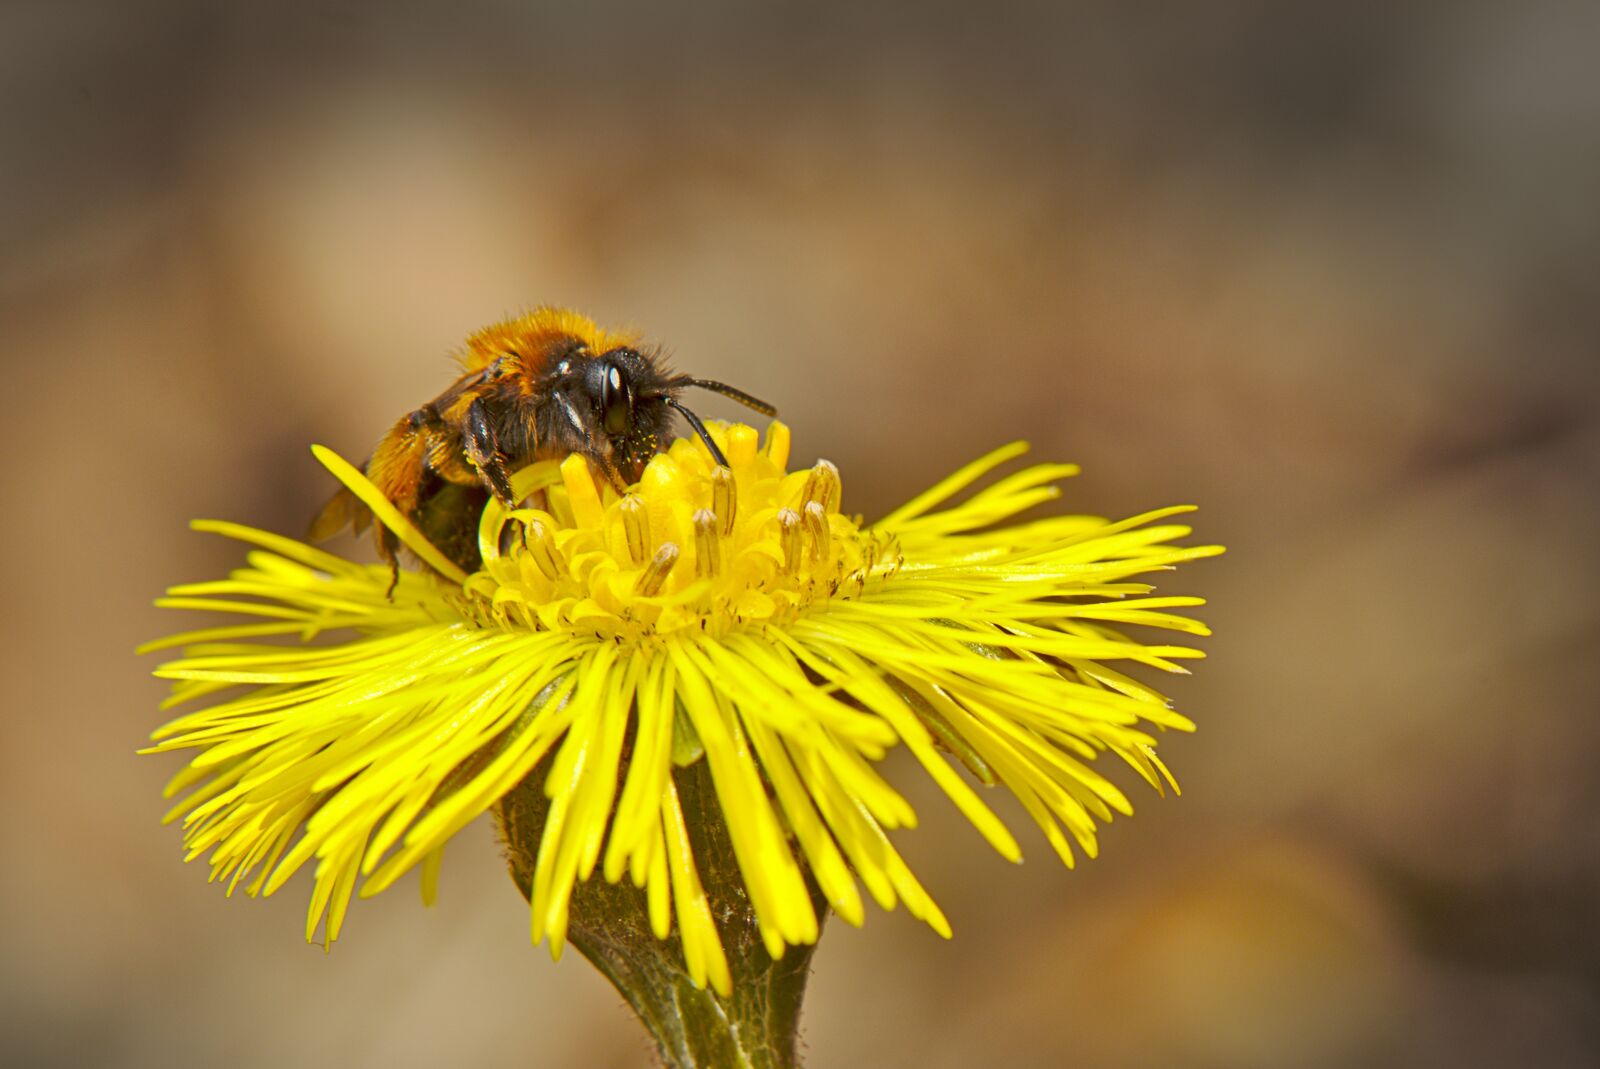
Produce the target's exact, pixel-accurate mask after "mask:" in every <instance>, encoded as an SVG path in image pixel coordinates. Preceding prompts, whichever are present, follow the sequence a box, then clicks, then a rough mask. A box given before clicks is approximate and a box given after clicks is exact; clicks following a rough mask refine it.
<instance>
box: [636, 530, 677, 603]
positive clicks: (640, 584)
mask: <svg viewBox="0 0 1600 1069" xmlns="http://www.w3.org/2000/svg"><path fill="white" fill-rule="evenodd" d="M677 563H678V546H677V543H675V542H663V543H661V548H660V549H658V550H656V555H655V556H654V557H651V558H650V563H649V564H648V565H646V566H645V569H644V571H642V572H640V573H639V578H638V579H636V580H634V584H633V592H634V593H635V594H637V595H638V596H639V597H642V598H653V597H655V596H656V595H657V594H659V593H661V587H662V584H664V583H665V582H666V581H667V576H669V575H671V574H672V567H673V565H675V564H677Z"/></svg>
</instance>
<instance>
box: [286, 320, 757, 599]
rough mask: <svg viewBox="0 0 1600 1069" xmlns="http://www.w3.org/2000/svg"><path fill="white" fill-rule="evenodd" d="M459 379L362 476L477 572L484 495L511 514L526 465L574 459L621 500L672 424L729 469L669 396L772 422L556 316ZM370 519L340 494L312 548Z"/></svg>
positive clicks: (493, 336) (409, 421) (386, 548)
mask: <svg viewBox="0 0 1600 1069" xmlns="http://www.w3.org/2000/svg"><path fill="white" fill-rule="evenodd" d="M460 362H461V374H460V376H459V377H458V378H457V379H456V380H455V382H453V383H451V384H450V385H449V387H447V388H446V389H445V391H444V392H443V393H441V394H440V395H439V396H437V397H435V398H434V399H433V400H431V401H429V402H428V403H427V404H425V405H423V406H422V407H420V408H417V409H415V410H413V411H412V412H409V413H407V414H406V415H404V416H401V417H400V418H399V419H398V420H396V421H395V424H394V426H392V427H390V428H389V431H388V433H387V434H385V435H384V436H383V438H382V440H380V441H379V442H378V444H377V446H376V447H374V449H373V450H372V455H371V457H369V458H368V459H367V462H366V475H367V478H368V479H369V480H370V481H371V482H372V484H373V485H374V486H376V487H377V488H378V490H380V491H381V492H382V493H383V495H384V496H385V497H387V498H388V499H389V500H390V501H392V502H393V503H394V505H395V507H396V508H397V509H399V510H400V512H401V513H403V514H404V515H406V517H407V518H409V519H410V520H411V521H412V522H413V523H414V524H416V526H417V527H418V528H419V529H420V530H421V531H422V533H423V534H424V535H426V536H427V537H428V539H429V541H431V542H432V543H433V544H434V545H436V546H437V547H438V548H439V549H440V550H441V551H442V552H443V553H444V554H445V555H446V556H447V557H449V558H450V559H451V560H453V561H455V563H456V564H458V565H460V566H461V567H462V568H463V569H465V570H466V571H469V572H470V571H473V570H475V569H476V568H477V567H478V566H479V565H480V563H481V559H480V556H479V552H478V541H477V519H478V515H479V513H480V512H482V510H483V507H484V505H486V504H487V503H488V500H489V498H490V496H491V495H492V496H493V497H495V498H497V499H498V500H500V501H501V502H503V503H505V504H507V505H513V504H514V502H513V501H512V490H511V473H512V472H514V471H516V470H517V469H518V468H521V467H523V466H525V465H527V464H529V463H531V462H533V461H535V460H544V459H548V458H560V457H565V456H567V455H568V454H570V453H579V454H582V455H583V456H585V457H587V458H588V459H589V461H590V462H591V463H592V464H593V465H594V466H595V467H596V468H597V469H599V470H600V471H601V472H602V473H603V474H604V475H605V477H606V478H607V479H609V480H610V481H611V483H612V485H614V486H615V487H616V488H617V490H618V492H623V491H625V489H626V488H627V486H628V485H629V484H630V483H633V482H636V481H638V479H639V476H640V475H641V474H643V472H644V467H645V465H646V464H647V463H649V461H650V458H651V457H653V456H654V455H655V454H656V453H657V452H659V451H660V450H661V449H662V448H664V447H665V446H666V445H667V444H668V443H670V442H671V441H672V439H673V437H674V434H673V426H672V422H673V415H674V413H676V414H677V415H678V416H681V417H682V418H683V420H684V421H685V422H686V423H688V425H689V426H690V428H691V429H693V431H694V433H695V434H697V435H698V436H699V437H700V440H701V441H703V442H704V443H705V445H706V448H707V449H708V450H709V451H710V452H711V456H712V458H713V459H714V460H715V461H716V462H717V463H718V464H721V465H723V466H727V458H726V457H724V456H723V455H722V451H721V450H720V449H718V448H717V444H716V442H714V441H712V439H711V435H710V434H709V433H707V431H706V428H705V424H704V423H702V422H701V421H700V417H699V416H696V415H695V414H694V413H693V412H691V411H690V410H689V409H688V408H686V407H685V406H684V405H683V403H682V402H681V401H679V400H678V395H679V394H681V393H682V392H683V391H684V390H686V389H688V388H690V387H698V388H700V389H704V390H712V391H715V392H716V393H720V394H723V395H724V396H727V397H731V398H732V399H733V400H735V401H738V402H739V403H740V404H743V405H746V406H748V407H749V408H752V409H754V410H756V411H757V412H760V413H761V414H763V415H766V416H774V415H777V410H776V409H775V408H773V407H772V406H771V405H769V404H767V403H766V402H765V401H761V400H758V399H756V398H754V397H752V396H750V395H749V394H747V393H745V392H744V391H743V390H737V389H734V388H733V387H732V386H727V385H725V384H723V383H720V382H711V381H709V380H707V379H697V378H693V377H691V376H688V375H678V374H673V373H672V372H671V371H669V370H668V369H667V367H666V365H665V361H664V360H663V358H662V356H661V354H660V352H659V350H656V349H653V348H649V347H641V346H640V344H639V339H638V338H637V337H636V336H635V335H633V334H630V333H614V332H609V331H606V330H603V329H601V328H600V327H598V326H596V325H595V324H594V322H593V321H591V320H589V319H588V318H586V317H584V316H582V315H579V314H577V313H576V312H570V311H566V310H563V309H556V308H540V309H538V310H536V311H534V312H530V313H528V314H527V315H524V316H521V317H519V318H517V319H512V320H508V321H506V322H504V323H496V324H494V325H493V326H488V327H484V328H483V329H482V330H479V331H478V332H476V333H475V334H473V335H472V336H471V337H469V338H468V339H467V342H466V348H465V351H464V352H463V353H462V355H461V357H460ZM372 519H373V517H372V511H371V510H370V509H368V508H367V507H366V506H365V505H363V504H362V503H361V501H360V499H359V498H357V497H356V496H355V495H354V494H352V493H351V492H350V491H349V490H347V489H341V490H340V491H339V492H338V493H337V494H335V495H334V496H333V498H332V499H331V500H330V501H329V502H328V503H327V504H326V505H324V506H323V508H322V511H321V512H320V513H319V514H318V515H317V518H316V519H315V520H314V521H313V522H312V524H311V538H312V539H313V540H316V541H320V540H322V539H326V538H329V537H332V536H333V535H335V534H337V533H338V532H339V531H341V530H343V529H345V528H346V527H349V528H352V529H354V530H355V531H356V533H358V534H359V533H360V532H361V531H363V530H364V529H366V527H368V526H369V525H372ZM373 526H374V527H375V534H376V541H377V545H378V554H379V556H380V557H382V558H383V560H384V561H385V562H386V563H387V564H389V566H390V567H391V568H392V569H394V571H395V575H396V577H398V575H399V562H398V559H397V557H396V553H397V551H398V549H399V540H398V539H397V538H396V537H395V535H394V533H393V532H392V531H390V530H389V529H388V528H387V527H385V526H384V525H383V524H381V523H380V524H376V525H373Z"/></svg>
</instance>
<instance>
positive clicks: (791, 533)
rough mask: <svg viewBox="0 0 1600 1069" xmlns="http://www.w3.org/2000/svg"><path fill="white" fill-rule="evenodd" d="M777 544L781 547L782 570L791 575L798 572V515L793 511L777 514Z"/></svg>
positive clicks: (784, 510) (785, 510) (787, 510)
mask: <svg viewBox="0 0 1600 1069" xmlns="http://www.w3.org/2000/svg"><path fill="white" fill-rule="evenodd" d="M778 544H779V545H780V546H782V547H783V570H784V571H785V572H788V573H789V574H790V575H793V574H794V573H796V572H798V571H799V570H800V514H799V513H798V512H796V511H795V510H794V509H783V510H781V511H780V512H779V513H778Z"/></svg>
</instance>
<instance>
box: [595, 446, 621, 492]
mask: <svg viewBox="0 0 1600 1069" xmlns="http://www.w3.org/2000/svg"><path fill="white" fill-rule="evenodd" d="M590 456H591V459H593V460H594V461H595V462H596V463H597V464H599V465H600V470H601V471H603V472H605V473H606V478H607V479H609V480H611V485H612V487H614V488H615V489H616V491H617V496H618V497H627V496H628V480H627V479H624V478H623V477H622V469H621V468H620V467H618V466H617V460H616V458H615V457H599V456H594V455H593V454H590Z"/></svg>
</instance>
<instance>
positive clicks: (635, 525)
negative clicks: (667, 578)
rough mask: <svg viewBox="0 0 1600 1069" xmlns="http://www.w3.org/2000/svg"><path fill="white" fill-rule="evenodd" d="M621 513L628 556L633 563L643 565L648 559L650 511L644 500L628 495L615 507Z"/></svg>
mask: <svg viewBox="0 0 1600 1069" xmlns="http://www.w3.org/2000/svg"><path fill="white" fill-rule="evenodd" d="M617 510H618V511H619V512H621V513H622V532H623V534H624V535H626V536H627V540H628V556H630V557H632V558H633V563H635V564H643V563H644V562H645V561H646V560H648V559H649V558H650V510H649V509H648V508H647V507H646V506H645V503H644V498H642V497H640V496H639V495H638V494H629V495H628V496H627V497H625V498H623V499H622V500H621V501H620V502H619V503H618V505H617Z"/></svg>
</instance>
